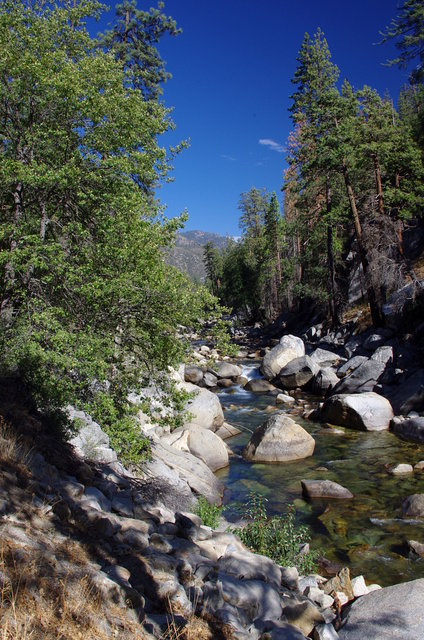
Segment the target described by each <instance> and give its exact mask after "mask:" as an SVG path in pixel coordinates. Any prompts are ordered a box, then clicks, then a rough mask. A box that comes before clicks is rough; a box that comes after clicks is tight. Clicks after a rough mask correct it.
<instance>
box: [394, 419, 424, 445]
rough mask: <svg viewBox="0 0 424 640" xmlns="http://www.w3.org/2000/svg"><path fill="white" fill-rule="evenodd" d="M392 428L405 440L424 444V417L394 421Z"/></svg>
mask: <svg viewBox="0 0 424 640" xmlns="http://www.w3.org/2000/svg"><path fill="white" fill-rule="evenodd" d="M390 428H391V430H392V431H393V433H395V434H396V435H397V436H400V437H401V438H403V439H404V440H412V441H413V442H421V443H424V417H419V418H407V419H406V420H399V421H398V420H396V421H395V420H392V422H391V424H390Z"/></svg>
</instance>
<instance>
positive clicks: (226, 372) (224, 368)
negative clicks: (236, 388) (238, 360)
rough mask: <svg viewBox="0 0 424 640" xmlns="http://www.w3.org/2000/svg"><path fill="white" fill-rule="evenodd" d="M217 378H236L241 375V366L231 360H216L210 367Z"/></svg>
mask: <svg viewBox="0 0 424 640" xmlns="http://www.w3.org/2000/svg"><path fill="white" fill-rule="evenodd" d="M210 371H211V373H213V374H214V375H215V376H216V377H217V378H238V376H240V375H241V372H242V370H241V367H239V366H238V365H236V364H231V362H218V363H217V364H216V365H214V366H213V368H212V369H210Z"/></svg>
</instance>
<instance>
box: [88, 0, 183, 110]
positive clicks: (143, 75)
mask: <svg viewBox="0 0 424 640" xmlns="http://www.w3.org/2000/svg"><path fill="white" fill-rule="evenodd" d="M163 8H164V3H163V2H159V3H158V7H157V9H153V8H151V9H150V10H149V11H142V10H140V9H137V0H124V1H123V2H122V3H121V4H117V5H116V6H115V21H114V24H113V26H112V29H111V30H109V31H107V32H106V33H104V34H103V35H102V36H101V38H100V43H101V45H102V46H104V47H105V48H106V50H108V51H111V52H112V53H113V54H114V55H115V57H116V58H117V60H119V61H121V62H122V63H123V66H124V69H125V70H126V71H127V72H128V73H129V79H130V81H131V84H132V86H133V87H134V88H136V89H139V90H140V91H141V92H142V94H143V96H144V98H145V99H146V100H156V99H157V97H158V96H159V95H160V94H161V93H162V89H161V84H162V83H164V82H165V81H166V80H168V79H169V78H170V77H171V76H170V74H169V73H168V72H167V71H166V69H165V63H164V61H163V60H162V58H161V57H160V55H159V52H158V50H157V48H156V45H157V44H158V42H159V40H160V39H161V38H162V37H163V35H164V34H169V35H171V36H176V35H178V34H179V33H181V30H180V29H177V25H176V22H175V20H173V19H172V18H171V17H167V16H166V15H164V14H163V13H162V10H163Z"/></svg>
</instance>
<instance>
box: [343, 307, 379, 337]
mask: <svg viewBox="0 0 424 640" xmlns="http://www.w3.org/2000/svg"><path fill="white" fill-rule="evenodd" d="M352 321H355V323H356V325H357V327H358V331H359V332H361V333H362V331H366V330H367V329H369V328H370V327H371V326H372V319H371V312H370V308H369V306H368V304H367V303H366V302H359V303H358V304H355V305H354V306H352V307H350V308H349V309H347V310H346V311H345V312H344V314H343V317H342V323H343V324H347V323H348V322H352Z"/></svg>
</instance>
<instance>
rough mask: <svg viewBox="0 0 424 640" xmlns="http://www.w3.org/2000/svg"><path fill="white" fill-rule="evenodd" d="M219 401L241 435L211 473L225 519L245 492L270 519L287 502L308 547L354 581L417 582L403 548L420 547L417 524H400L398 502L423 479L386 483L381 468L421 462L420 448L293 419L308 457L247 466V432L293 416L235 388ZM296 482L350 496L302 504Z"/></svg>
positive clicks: (414, 561)
mask: <svg viewBox="0 0 424 640" xmlns="http://www.w3.org/2000/svg"><path fill="white" fill-rule="evenodd" d="M246 371H247V372H248V373H249V375H250V377H252V376H258V375H259V374H258V370H257V369H255V365H249V367H245V372H246ZM219 398H220V400H221V404H222V406H223V409H224V414H225V419H226V421H227V422H229V423H230V424H233V425H234V426H236V427H238V428H239V429H241V430H242V433H241V434H240V435H238V436H236V437H234V438H232V439H231V440H229V441H227V442H228V444H229V446H230V448H231V449H232V451H233V452H234V454H235V455H234V456H233V457H232V458H231V460H230V466H229V467H227V468H226V469H222V470H221V471H219V472H218V473H217V475H218V477H219V478H220V479H221V480H222V481H223V482H224V484H225V487H226V490H225V494H224V505H225V512H224V515H226V516H227V517H228V518H229V519H231V518H232V517H236V515H237V514H239V513H240V511H239V510H240V509H242V507H243V505H245V504H246V501H247V499H248V496H249V492H251V491H256V492H259V493H261V494H262V495H263V496H265V497H266V499H267V501H268V502H267V508H268V512H269V514H270V515H273V514H278V513H282V512H284V511H285V509H286V507H287V505H288V504H290V503H294V505H295V507H296V513H297V516H296V517H297V519H298V522H299V523H302V524H307V525H308V526H309V528H310V532H311V538H312V541H311V547H312V548H313V549H320V550H322V551H323V555H325V557H326V558H328V559H329V560H331V561H334V562H337V563H339V564H341V565H343V566H348V567H349V568H350V570H351V574H352V575H353V576H357V575H361V574H362V575H364V577H365V578H366V580H367V582H368V583H371V582H377V583H378V584H380V585H381V586H389V585H391V584H395V583H398V582H405V581H407V580H413V579H415V578H419V577H424V558H418V557H416V556H415V557H414V556H412V555H411V554H410V553H409V550H408V545H407V541H408V540H411V539H412V540H418V541H419V542H424V522H419V521H411V520H404V519H402V518H401V503H402V500H403V499H404V498H405V497H407V496H408V495H411V494H414V493H424V472H423V471H415V472H414V473H413V474H408V475H403V476H392V475H390V474H389V473H388V472H387V467H386V465H388V464H393V463H397V462H406V463H409V464H412V465H414V464H416V463H417V462H418V461H420V460H424V446H423V445H418V444H415V443H411V442H405V441H403V440H400V439H399V438H397V437H396V436H394V435H393V434H392V433H390V432H388V431H380V432H361V431H354V430H349V429H343V428H341V427H340V428H339V427H338V428H337V429H331V428H326V427H325V426H324V425H321V424H319V423H314V422H311V421H309V420H304V419H302V418H300V417H298V416H295V415H293V416H292V417H293V418H294V419H295V420H296V421H297V422H298V423H299V424H301V426H302V427H304V428H305V429H306V430H307V431H308V432H309V433H310V434H311V435H313V437H314V438H315V441H316V445H315V451H314V455H313V456H312V457H310V458H306V459H304V460H300V461H297V462H289V463H279V464H262V463H261V464H258V463H250V462H246V461H245V460H244V459H243V458H242V457H241V451H242V449H243V446H244V445H245V444H246V443H247V441H248V440H249V437H250V434H251V432H252V431H253V430H254V429H255V428H256V427H257V426H259V425H260V424H262V423H263V422H264V420H266V418H267V417H268V416H269V415H270V414H271V413H272V412H273V411H275V410H278V411H281V410H285V411H287V412H288V413H289V414H291V411H292V410H291V409H290V408H286V409H283V408H282V406H281V405H276V404H275V398H274V396H272V395H269V394H256V393H251V392H249V391H246V390H245V389H243V388H241V387H239V386H235V387H231V388H229V389H225V390H223V391H220V392H219ZM299 399H300V401H301V402H304V403H307V404H312V405H313V404H314V402H315V403H316V401H317V399H316V398H311V397H310V396H308V395H307V394H303V393H302V395H301V396H300V398H299ZM294 411H295V410H294ZM320 468H321V469H320ZM324 468H325V469H327V471H325V470H324ZM303 478H307V479H315V480H333V481H335V482H338V483H339V484H341V485H343V486H344V487H347V488H348V489H350V491H351V492H352V493H353V494H354V498H353V499H351V500H313V501H311V502H307V501H305V500H304V499H303V498H302V492H301V485H300V480H301V479H303Z"/></svg>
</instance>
